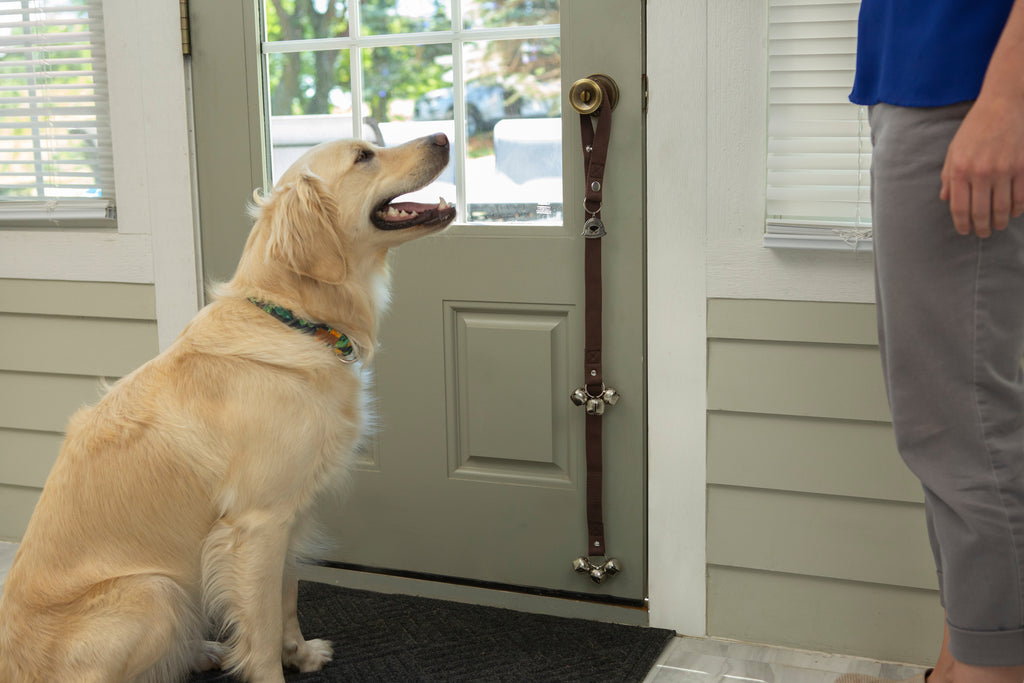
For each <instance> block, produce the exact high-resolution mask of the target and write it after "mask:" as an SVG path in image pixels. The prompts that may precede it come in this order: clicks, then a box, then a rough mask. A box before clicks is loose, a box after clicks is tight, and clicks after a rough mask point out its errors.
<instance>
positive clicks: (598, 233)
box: [583, 216, 608, 239]
mask: <svg viewBox="0 0 1024 683" xmlns="http://www.w3.org/2000/svg"><path fill="white" fill-rule="evenodd" d="M607 234H608V231H607V230H605V229H604V223H603V222H602V221H601V219H600V218H598V217H597V216H594V217H593V218H588V219H587V222H586V223H584V224H583V236H584V237H586V238H587V239H599V238H601V237H604V236H605V235H607Z"/></svg>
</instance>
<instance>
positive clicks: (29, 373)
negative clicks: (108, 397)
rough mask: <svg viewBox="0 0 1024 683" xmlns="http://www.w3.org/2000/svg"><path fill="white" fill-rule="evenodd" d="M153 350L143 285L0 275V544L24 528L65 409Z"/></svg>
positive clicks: (94, 395)
mask: <svg viewBox="0 0 1024 683" xmlns="http://www.w3.org/2000/svg"><path fill="white" fill-rule="evenodd" d="M156 353H157V329H156V313H155V303H154V292H153V286H152V285H136V284H114V283H102V282H67V281H47V280H9V279H0V541H17V540H19V539H20V538H21V535H22V534H23V533H24V530H25V526H26V525H27V524H28V519H29V517H30V516H31V514H32V509H33V508H34V506H35V503H36V500H37V499H38V498H39V492H40V490H41V489H42V486H43V483H44V482H45V480H46V475H47V474H48V473H49V471H50V467H52V465H53V462H54V460H55V459H56V457H57V453H58V451H59V449H60V444H61V442H62V440H63V435H64V429H65V426H66V425H67V421H68V418H69V417H71V414H72V413H73V412H74V411H76V410H77V409H79V408H80V407H82V406H84V405H86V404H90V403H95V402H96V401H97V400H98V398H99V396H100V393H101V391H102V382H103V381H113V380H115V379H117V378H118V377H121V376H122V375H125V374H127V373H128V372H131V371H132V370H134V369H135V368H137V367H138V366H140V365H142V364H143V363H145V362H146V361H147V360H149V359H150V358H152V357H153V356H155V355H156Z"/></svg>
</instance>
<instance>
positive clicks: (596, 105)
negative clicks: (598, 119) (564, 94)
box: [569, 74, 619, 115]
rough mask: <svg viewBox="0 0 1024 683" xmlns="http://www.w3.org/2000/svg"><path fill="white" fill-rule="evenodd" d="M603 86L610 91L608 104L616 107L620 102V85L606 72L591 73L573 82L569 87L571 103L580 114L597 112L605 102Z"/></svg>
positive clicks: (613, 107)
mask: <svg viewBox="0 0 1024 683" xmlns="http://www.w3.org/2000/svg"><path fill="white" fill-rule="evenodd" d="M601 86H604V89H605V90H607V91H608V104H609V105H610V106H611V108H612V109H615V105H617V104H618V103H619V86H618V85H617V84H616V83H615V81H614V80H612V77H611V76H608V75H605V74H591V75H590V76H588V77H586V78H581V79H580V80H578V81H576V82H575V83H573V84H572V87H571V88H569V104H570V105H571V106H572V108H573V109H575V110H576V111H577V112H578V113H580V114H583V115H588V114H596V113H597V112H598V110H600V109H601V105H603V104H604V103H605V102H604V91H602V90H601Z"/></svg>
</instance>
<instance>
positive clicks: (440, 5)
mask: <svg viewBox="0 0 1024 683" xmlns="http://www.w3.org/2000/svg"><path fill="white" fill-rule="evenodd" d="M359 27H360V32H361V33H362V34H363V35H364V36H379V35H395V34H398V33H417V32H421V31H450V30H451V28H452V9H451V0H360V1H359Z"/></svg>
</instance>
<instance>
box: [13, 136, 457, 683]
mask: <svg viewBox="0 0 1024 683" xmlns="http://www.w3.org/2000/svg"><path fill="white" fill-rule="evenodd" d="M448 154H449V146H448V139H447V138H446V137H445V136H444V135H443V134H438V135H433V136H428V137H425V138H421V139H419V140H414V141H412V142H409V143H407V144H404V145H402V146H400V147H394V148H386V149H381V148H377V147H374V146H372V145H370V144H367V143H364V142H359V141H352V140H341V141H337V142H331V143H326V144H324V145H320V146H318V147H315V148H313V149H311V150H310V151H308V152H307V153H306V154H305V155H304V156H303V157H302V158H300V159H299V160H298V161H297V162H296V163H295V164H294V165H293V166H292V168H290V169H289V170H288V171H287V172H286V173H285V175H284V176H283V177H282V178H281V180H280V181H279V182H278V184H277V185H276V186H275V187H274V189H273V190H272V191H271V192H270V193H269V194H267V195H266V196H259V195H258V194H257V195H254V196H255V200H256V205H255V206H254V207H253V213H254V216H255V217H256V223H255V225H254V226H253V229H252V233H251V234H250V236H249V239H248V242H247V243H246V245H245V250H244V252H243V254H242V258H241V261H240V263H239V265H238V269H237V271H236V272H235V275H234V277H233V278H232V279H231V280H230V281H229V282H227V283H226V284H224V285H222V286H221V287H219V289H218V291H217V292H216V297H215V300H214V301H213V303H211V304H210V305H208V306H207V307H205V308H204V309H203V310H202V311H200V312H199V314H198V315H197V316H196V317H195V319H194V320H192V322H191V323H190V324H189V325H188V327H187V328H186V329H185V330H184V331H183V332H182V334H181V336H180V337H179V338H178V339H177V340H176V341H175V342H174V343H173V344H172V345H171V346H170V347H169V348H168V349H167V350H166V351H164V352H163V353H161V354H160V355H159V356H157V357H156V358H155V359H153V360H152V361H150V362H148V363H146V364H145V365H143V366H142V367H141V368H139V369H138V370H136V371H134V372H132V373H131V374H129V375H127V376H126V377H124V378H122V379H121V380H120V381H118V382H117V383H116V384H114V385H113V386H112V387H111V388H110V390H109V391H108V393H107V394H106V395H105V396H104V397H103V398H102V399H101V400H100V401H99V403H98V404H97V405H95V406H93V407H89V408H84V409H82V410H81V411H79V412H78V413H76V414H75V415H74V416H73V417H72V418H71V421H70V424H69V426H68V429H67V436H66V438H65V441H64V444H63V446H62V448H61V451H60V455H59V457H58V459H57V462H56V464H55V465H54V467H53V470H52V471H51V473H50V476H49V478H48V479H47V481H46V485H45V487H44V489H43V493H42V496H41V498H40V499H39V503H38V505H37V506H36V509H35V512H34V513H33V516H32V519H31V521H30V522H29V525H28V529H27V531H26V532H25V536H24V540H23V541H22V543H21V547H20V548H19V549H18V553H17V556H16V557H15V560H14V565H13V567H12V568H11V571H10V573H9V575H8V577H7V582H6V584H5V585H4V587H3V596H2V599H0V681H3V682H4V683H23V682H28V681H32V682H36V681H38V682H40V683H44V682H45V683H81V682H91V681H95V682H96V683H112V682H114V681H173V680H179V679H181V678H183V677H184V676H185V675H186V674H187V672H188V670H189V668H190V667H191V668H194V669H205V668H212V667H214V666H221V667H222V668H224V669H226V670H231V671H233V672H234V673H235V674H236V675H238V676H239V677H241V678H242V679H244V680H247V681H254V682H255V681H260V682H262V681H283V680H284V674H283V668H282V665H283V666H284V667H293V668H297V669H299V670H301V671H315V670H318V669H320V668H321V667H322V666H323V665H324V663H325V662H327V661H329V660H330V659H331V655H332V652H331V644H330V643H329V642H326V641H322V640H306V639H305V638H303V636H302V633H301V632H300V631H299V623H298V619H297V618H296V591H297V582H296V578H295V560H294V557H295V554H296V552H297V551H299V550H300V549H301V547H302V544H303V540H304V538H308V535H309V530H308V527H309V524H308V522H306V521H305V520H306V513H307V512H308V511H309V508H310V507H311V505H312V503H313V501H314V499H315V498H316V496H317V494H318V493H320V492H322V491H323V490H324V489H325V488H327V487H328V486H330V484H331V482H332V480H335V479H337V478H338V476H339V475H340V474H342V473H343V472H344V471H345V469H346V464H347V463H349V461H350V460H351V459H352V458H351V456H352V453H353V450H354V449H355V448H357V445H358V443H359V441H360V436H361V434H362V433H363V431H364V424H365V422H366V419H367V418H366V414H365V413H366V407H365V399H364V387H363V382H364V378H363V373H364V371H365V366H366V364H367V363H368V362H369V361H370V360H371V358H372V355H373V351H374V348H375V344H376V334H377V327H378V319H379V316H380V315H381V312H382V311H383V310H384V308H385V307H386V305H387V303H388V296H389V295H388V284H389V275H388V261H387V256H388V252H389V250H390V249H391V248H392V247H395V246H397V245H399V244H401V243H403V242H406V241H408V240H411V239H414V238H416V237H421V236H423V235H428V234H431V233H435V232H438V231H440V230H442V229H443V228H445V227H446V226H447V225H448V224H449V223H450V222H451V221H452V220H453V219H454V217H455V209H454V208H453V207H451V206H449V205H448V204H447V203H446V202H445V201H444V200H443V199H442V200H441V201H440V202H439V203H438V204H437V205H425V204H414V203H411V202H403V203H397V204H394V203H392V200H394V198H395V197H398V196H399V195H401V194H404V193H407V192H411V191H414V190H417V189H419V188H421V187H423V186H425V185H427V184H428V183H429V182H431V181H432V180H433V179H434V178H436V177H437V176H438V174H440V172H441V170H442V169H443V168H444V167H445V165H446V164H447V163H448ZM212 629H219V631H217V632H218V633H219V634H220V637H221V639H222V640H223V642H222V643H218V642H204V638H205V637H206V636H207V635H208V634H210V633H211V632H212Z"/></svg>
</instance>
